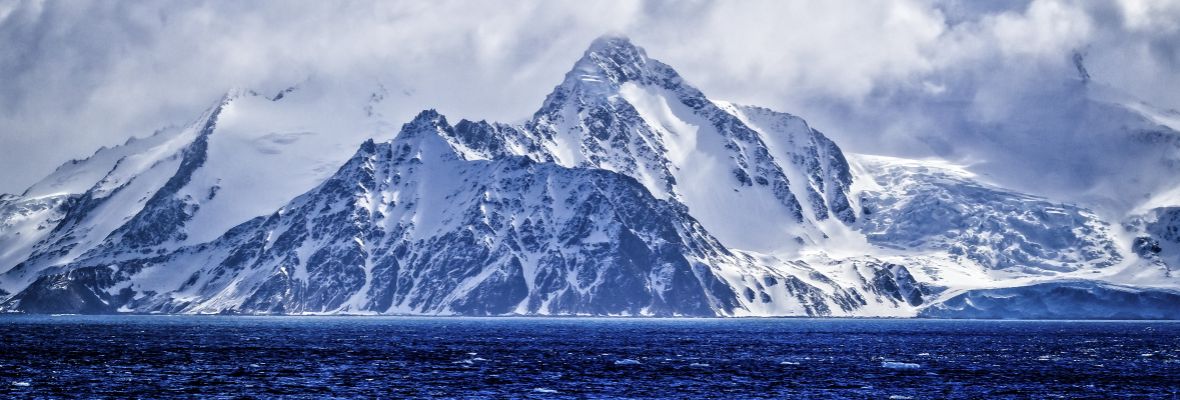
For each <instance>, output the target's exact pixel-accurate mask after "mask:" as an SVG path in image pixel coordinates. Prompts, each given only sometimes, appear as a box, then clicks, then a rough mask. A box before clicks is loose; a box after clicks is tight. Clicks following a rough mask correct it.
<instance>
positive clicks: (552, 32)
mask: <svg viewBox="0 0 1180 400" xmlns="http://www.w3.org/2000/svg"><path fill="white" fill-rule="evenodd" d="M1177 21H1180V7H1178V6H1177V2H1174V1H1161V2H1150V1H1137V0H1124V1H1117V2H1109V3H1101V4H1099V3H1094V2H1080V1H1079V2H1071V1H1047V0H1037V1H1034V2H1025V1H1003V2H973V1H962V0H954V1H943V2H928V1H921V0H912V1H891V2H884V1H880V2H875V1H868V2H866V1H847V2H843V1H837V2H794V1H716V2H714V1H687V2H684V1H677V2H664V1H649V2H635V1H604V2H575V1H537V2H519V1H511V2H509V1H486V2H458V1H442V2H374V3H369V2H343V3H342V2H319V1H283V2H231V1H210V2H118V1H112V2H85V3H77V2H59V1H44V2H37V1H30V2H15V1H0V43H5V46H3V47H2V48H0V77H3V79H0V171H3V172H2V173H0V192H19V191H20V190H21V189H23V187H24V186H27V185H28V184H30V183H31V182H33V181H34V180H36V179H37V178H39V177H40V176H43V175H44V174H45V173H47V172H48V171H50V170H51V169H52V168H53V167H54V166H56V165H57V164H59V163H61V162H63V161H65V160H67V159H69V158H73V157H81V156H85V155H86V154H89V153H90V152H92V151H93V150H94V149H96V148H97V147H99V146H101V145H112V144H116V143H121V142H122V141H124V140H125V139H126V138H128V137H130V136H144V135H147V134H149V133H150V132H152V131H154V130H155V129H157V128H159V127H161V126H166V125H170V124H182V123H185V122H187V121H189V120H190V119H192V118H194V117H195V116H196V115H198V114H199V113H200V112H201V111H202V110H203V109H204V108H205V107H206V106H208V104H209V103H210V102H211V101H213V100H215V99H216V98H218V97H219V96H220V95H221V94H222V93H223V92H224V91H226V90H227V89H229V88H231V87H249V88H257V89H259V90H262V91H276V92H277V91H278V90H280V89H282V88H285V87H287V86H290V85H291V84H293V83H298V82H301V81H304V80H307V79H308V78H309V77H311V78H314V79H317V80H320V81H326V82H333V84H334V85H337V86H340V87H358V88H371V87H372V86H374V85H375V84H378V83H379V84H381V85H383V86H385V87H386V88H388V89H389V91H390V92H391V93H394V94H396V95H398V96H399V100H398V102H397V105H398V108H397V109H396V110H392V111H390V112H391V115H387V116H388V117H389V118H391V119H402V118H406V117H408V116H410V115H412V114H413V113H414V112H416V111H417V110H418V109H421V108H427V107H436V108H439V109H440V111H442V112H444V113H447V114H450V115H454V116H456V117H468V118H488V119H495V120H503V121H515V120H520V119H523V118H525V117H527V116H528V115H529V114H530V113H531V112H532V111H534V110H535V108H536V107H537V106H539V104H540V102H541V100H542V99H543V97H544V95H545V94H546V93H548V91H549V90H550V89H551V88H552V87H553V85H555V84H557V83H558V82H559V81H560V79H561V77H562V75H563V74H564V73H565V72H566V70H567V69H568V68H569V67H570V66H571V65H572V63H573V61H574V60H576V59H577V57H578V56H579V55H580V54H581V52H582V51H583V50H584V48H585V46H586V45H587V44H588V43H589V42H590V41H591V40H592V39H593V38H594V37H596V36H599V35H601V34H603V33H622V34H627V35H629V36H631V37H632V38H633V39H634V40H635V41H636V42H638V43H639V44H640V45H643V46H645V47H646V48H647V49H648V51H649V53H650V54H651V55H652V56H653V57H657V58H661V59H663V60H664V61H666V62H668V63H669V64H671V65H673V66H675V67H677V68H678V69H679V70H680V71H681V73H682V74H683V75H684V76H685V77H686V78H687V79H689V80H690V81H692V82H694V83H695V84H697V86H699V87H701V88H702V90H704V91H705V92H706V93H709V94H710V95H711V96H712V97H715V98H720V99H726V100H732V101H737V102H742V103H754V104H761V105H767V106H771V107H774V108H778V109H781V110H784V111H788V112H793V113H796V114H800V115H802V116H804V117H807V118H808V119H810V120H812V121H813V122H814V124H815V125H817V126H818V127H820V128H821V129H824V130H825V131H827V132H829V133H830V134H831V135H832V136H834V137H836V138H837V139H838V140H840V142H841V144H842V145H844V146H845V147H847V148H849V149H852V150H854V151H870V150H872V151H873V152H885V153H890V154H907V155H943V156H953V157H959V158H964V157H970V156H983V155H982V154H983V153H978V152H974V153H973V152H972V151H970V150H971V149H965V148H963V145H962V144H961V143H962V141H960V140H958V138H960V137H964V136H966V137H969V138H970V137H975V139H978V140H974V141H968V142H971V143H975V144H976V145H978V143H983V142H984V141H985V140H992V141H993V142H994V141H995V138H992V139H986V138H982V137H980V135H982V134H981V133H980V130H979V129H978V128H979V127H981V126H987V124H988V123H990V122H994V121H1003V120H1005V119H1007V118H1008V117H1009V116H1011V115H1013V114H1019V113H1021V112H1024V111H1025V109H1026V108H1027V106H1028V105H1029V104H1036V101H1045V99H1058V98H1059V97H1060V96H1062V95H1063V94H1062V92H1061V91H1060V89H1059V88H1060V87H1061V85H1056V84H1055V85H1047V84H1045V82H1050V81H1052V82H1064V81H1067V80H1068V79H1070V78H1072V76H1073V75H1072V74H1073V72H1072V71H1071V68H1072V64H1071V61H1070V58H1069V57H1070V55H1071V54H1072V53H1073V52H1074V51H1081V52H1084V54H1085V55H1086V62H1087V67H1088V68H1089V70H1090V72H1091V73H1092V75H1093V76H1094V79H1095V81H1098V82H1101V83H1103V84H1106V85H1109V86H1112V87H1116V88H1120V89H1123V90H1126V91H1127V92H1129V93H1131V94H1133V95H1135V96H1137V97H1139V98H1143V99H1145V100H1148V101H1151V102H1154V103H1156V104H1159V105H1161V106H1164V107H1170V108H1180V97H1178V95H1177V94H1176V93H1174V90H1168V88H1174V87H1180V74H1177V73H1176V72H1177V71H1178V68H1177V66H1178V65H1180V60H1178V57H1180V56H1178V54H1180V51H1178V49H1177V47H1178V46H1180V33H1178V29H1180V28H1177ZM1037 99H1040V100H1037ZM1014 100H1019V101H1014ZM960 130H963V131H967V132H966V133H964V132H958V131H960ZM1014 135H1017V136H1019V135H1025V133H1016V134H1014Z"/></svg>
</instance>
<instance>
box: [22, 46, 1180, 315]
mask: <svg viewBox="0 0 1180 400" xmlns="http://www.w3.org/2000/svg"><path fill="white" fill-rule="evenodd" d="M314 92H315V90H314V89H304V88H301V87H296V88H293V89H291V90H284V91H282V92H280V95H275V96H269V97H268V96H262V95H258V94H256V93H253V92H249V91H234V92H232V93H231V94H229V95H227V96H226V97H225V98H223V99H222V100H221V101H220V102H218V103H217V104H216V105H215V106H214V107H212V108H211V109H210V110H209V111H208V112H206V113H205V115H203V116H201V117H200V118H199V119H197V120H196V121H195V122H194V123H192V124H189V125H187V126H185V127H182V128H173V129H166V130H162V131H160V132H158V133H156V134H155V135H152V136H150V137H147V138H143V139H136V140H132V141H129V142H128V143H127V144H124V145H122V146H118V147H115V148H111V149H103V150H100V151H99V152H98V153H96V154H95V155H94V156H92V157H90V158H88V159H86V160H81V161H77V162H73V163H69V164H67V165H64V166H62V167H61V168H59V169H58V170H57V171H55V172H54V173H53V174H52V175H50V176H49V177H47V178H46V179H45V180H43V181H42V182H40V183H38V184H36V185H34V186H33V187H31V188H30V189H29V190H28V191H26V192H25V193H23V194H21V195H19V196H14V195H5V196H3V197H0V272H2V274H0V304H2V305H0V309H3V310H7V311H24V312H52V313H68V312H94V313H106V312H165V313H392V314H466V315H501V314H540V315H563V314H586V315H706V316H713V315H717V316H756V315H835V316H857V315H860V316H877V315H888V316H914V315H927V316H938V317H956V316H964V317H977V316H987V317H1005V316H1013V317H1036V316H1046V317H1060V316H1063V315H1064V314H1061V313H1060V312H1058V311H1057V310H1061V309H1067V308H1068V309H1074V310H1083V312H1081V314H1076V313H1075V314H1068V316H1070V317H1079V316H1080V317H1085V316H1086V315H1087V314H1085V312H1084V310H1091V309H1092V310H1094V312H1093V314H1091V315H1092V316H1094V317H1112V316H1117V317H1135V316H1144V317H1159V316H1173V315H1180V313H1178V312H1177V309H1180V304H1175V303H1174V302H1168V301H1166V300H1167V299H1170V298H1173V297H1175V296H1180V294H1178V293H1180V292H1177V291H1176V288H1178V287H1180V282H1178V281H1176V280H1175V279H1174V278H1173V276H1172V273H1171V271H1170V269H1171V268H1172V266H1174V265H1175V262H1176V261H1177V260H1176V256H1175V254H1174V253H1175V252H1177V251H1180V239H1177V237H1180V235H1177V234H1176V229H1180V228H1178V227H1177V226H1178V225H1180V224H1178V223H1177V222H1176V221H1177V220H1180V218H1177V217H1176V215H1177V214H1178V213H1174V212H1168V209H1166V208H1159V209H1157V210H1155V211H1153V212H1151V213H1144V214H1142V215H1140V216H1139V217H1137V218H1132V219H1128V220H1127V221H1107V220H1104V219H1103V217H1102V216H1100V215H1099V214H1098V213H1096V212H1094V211H1091V210H1088V209H1086V208H1085V207H1083V206H1080V205H1077V204H1070V203H1067V202H1060V201H1053V200H1050V199H1046V198H1040V197H1036V196H1030V195H1026V194H1021V193H1018V192H1015V191H1012V190H1007V189H1004V188H1002V187H999V186H997V185H995V184H993V183H990V182H987V181H986V180H982V179H980V178H979V177H978V176H976V175H974V174H972V173H971V172H969V171H968V170H967V169H964V168H962V167H959V166H955V165H951V164H948V163H946V162H941V161H931V160H906V159H895V158H888V157H875V156H864V155H846V154H844V153H843V152H842V151H841V149H840V147H839V146H838V145H837V144H836V143H834V142H833V141H832V140H830V139H828V138H827V137H826V136H824V135H823V134H822V133H820V132H819V131H817V130H815V129H813V128H812V127H811V126H809V125H808V124H807V123H806V122H805V121H804V120H803V119H801V118H799V117H796V116H793V115H790V114H786V113H781V112H776V111H772V110H768V109H765V108H759V107H752V106H742V105H736V104H731V103H727V102H722V101H716V100H712V99H709V98H708V97H706V96H705V94H703V93H702V92H701V91H700V90H698V89H696V88H694V87H692V86H691V85H689V84H688V83H687V82H686V81H685V80H684V79H683V78H682V77H681V76H680V75H679V74H677V73H676V72H675V71H674V70H673V69H672V68H671V67H669V66H668V65H666V64H663V63H661V62H659V61H656V60H654V59H651V58H649V57H648V56H647V54H646V53H645V51H644V50H643V49H641V48H639V47H637V46H634V45H633V44H631V43H630V42H629V41H628V40H627V39H625V38H618V37H605V38H602V39H599V40H597V41H595V42H594V43H593V44H592V45H591V47H590V48H589V49H588V50H587V51H586V53H585V54H584V56H583V57H582V58H581V59H580V60H578V61H577V62H576V63H575V65H574V68H573V70H572V71H571V72H570V73H568V74H567V75H566V77H565V79H564V81H563V82H562V83H561V84H560V85H558V86H557V87H556V88H555V89H554V91H553V92H552V93H551V94H550V95H549V96H548V97H547V98H546V99H545V101H544V103H543V104H542V107H541V109H540V110H539V111H538V112H537V113H536V114H534V116H533V117H532V119H530V120H528V121H526V122H524V123H522V124H519V125H510V124H501V123H489V122H484V121H480V122H473V121H467V120H462V121H459V122H457V123H455V124H454V125H452V124H450V123H449V122H448V121H447V120H446V118H444V117H443V116H441V115H439V114H438V113H437V112H434V111H424V112H422V113H420V114H419V115H418V116H417V117H416V118H414V120H413V121H411V122H410V123H407V124H405V125H404V126H402V127H401V129H400V131H398V132H397V133H396V134H393V132H389V131H388V129H389V128H390V126H389V125H388V124H387V123H384V122H382V121H380V118H375V117H374V113H373V109H372V107H371V105H370V104H359V103H349V102H336V101H323V100H318V101H317V100H316V99H317V97H316V96H315V94H316V93H314ZM377 97H379V96H358V98H366V99H367V98H377ZM309 114H315V115H317V116H319V117H317V118H309V117H307V116H308V115H309ZM325 115H327V116H328V117H324V116H325ZM374 132H376V135H378V136H385V137H390V136H392V139H388V140H380V141H374V140H368V141H365V142H364V143H363V144H361V145H360V147H359V149H357V148H356V147H354V146H355V143H360V142H361V141H362V140H365V139H367V138H368V137H369V136H371V135H373V134H374ZM383 132H388V133H383ZM350 155H351V156H350ZM1070 291H1073V292H1070ZM1075 292H1077V293H1082V292H1084V293H1088V294H1089V295H1071V294H1070V293H1075ZM1011 296H1023V297H1022V299H1020V300H1019V301H1008V300H1005V299H1008V298H1009V297H1011ZM1127 298H1137V299H1142V301H1140V302H1139V303H1138V304H1141V306H1140V307H1139V308H1140V309H1142V313H1140V314H1135V313H1134V310H1135V309H1136V308H1134V307H1124V306H1121V305H1112V304H1110V303H1111V302H1124V301H1127V300H1126V299H1127ZM1161 299H1162V300H1161ZM1048 303H1052V304H1053V306H1052V307H1045V306H1044V305H1045V304H1048ZM1034 304H1040V305H1042V307H1040V308H1038V307H1034V306H1033V305H1034ZM1071 304H1072V307H1071ZM997 310H1000V311H997ZM1112 310H1113V311H1112ZM1001 311H1002V312H1001Z"/></svg>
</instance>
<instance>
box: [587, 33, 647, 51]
mask: <svg viewBox="0 0 1180 400" xmlns="http://www.w3.org/2000/svg"><path fill="white" fill-rule="evenodd" d="M609 50H641V49H639V48H638V47H636V46H635V44H633V43H631V39H630V38H628V37H626V36H623V35H610V34H608V35H602V36H599V37H598V38H597V39H594V41H593V42H590V48H589V49H587V52H592V51H609Z"/></svg>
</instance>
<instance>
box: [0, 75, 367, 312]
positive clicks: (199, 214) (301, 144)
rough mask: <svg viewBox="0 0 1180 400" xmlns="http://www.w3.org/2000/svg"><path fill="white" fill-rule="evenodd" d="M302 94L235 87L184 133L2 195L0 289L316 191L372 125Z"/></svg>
mask: <svg viewBox="0 0 1180 400" xmlns="http://www.w3.org/2000/svg"><path fill="white" fill-rule="evenodd" d="M305 86H308V87H307V88H306V89H304V88H291V89H289V90H285V91H283V92H281V93H283V94H284V95H283V96H281V97H279V96H275V97H266V96H263V95H260V94H258V93H255V92H252V91H244V90H234V91H232V92H231V93H229V94H227V95H226V96H225V97H224V98H222V99H221V100H220V101H218V102H217V103H216V104H214V105H213V106H212V107H211V108H210V109H209V110H208V111H206V112H205V113H204V114H203V115H202V116H201V117H200V118H198V119H197V120H195V121H194V122H192V123H190V124H188V125H187V126H184V127H182V128H169V129H164V130H161V131H159V132H156V133H155V134H153V135H151V136H149V137H146V138H142V139H132V140H130V141H128V142H127V143H125V144H123V145H120V146H116V147H114V148H104V149H101V150H99V151H98V152H97V153H95V155H93V156H91V157H89V158H87V159H84V160H76V161H71V162H69V163H66V164H65V165H62V166H61V167H59V168H58V169H57V170H56V171H55V172H54V173H53V174H51V175H50V176H48V177H47V178H45V179H44V180H42V181H41V182H38V183H37V184H34V185H33V186H32V187H30V188H29V189H28V190H26V191H25V192H24V193H23V194H22V195H20V196H13V197H10V198H7V199H5V200H4V201H3V202H2V203H0V217H2V218H3V219H0V221H3V224H2V225H0V233H2V234H3V235H0V245H2V246H3V247H0V287H7V288H19V287H20V286H23V285H27V284H28V283H29V282H31V281H32V280H33V279H35V278H36V277H37V276H38V274H40V273H41V272H42V271H46V270H52V269H54V268H57V267H59V266H62V265H66V264H68V263H70V262H73V261H75V260H78V259H95V258H102V259H106V260H110V261H115V260H120V259H125V258H127V257H135V256H142V255H143V254H158V253H163V252H168V251H171V250H173V249H176V248H179V247H181V246H184V245H188V244H193V243H201V242H205V241H209V240H212V239H214V238H216V237H217V236H219V235H221V234H222V233H224V232H225V231H226V230H227V229H229V228H230V227H233V226H234V225H236V224H239V223H241V222H242V221H244V220H247V219H249V218H252V217H254V216H257V215H260V214H264V213H267V212H270V211H271V210H273V209H275V208H276V207H278V206H280V205H282V204H284V203H285V202H286V201H288V200H289V199H291V198H292V197H294V196H296V195H298V194H299V193H301V192H303V191H306V190H307V189H309V188H311V187H313V186H315V185H316V184H318V183H319V182H320V181H322V180H323V179H324V178H326V177H327V176H328V175H330V174H331V173H332V171H333V170H335V168H336V167H337V166H338V165H339V164H340V163H341V162H343V161H344V160H346V159H347V158H348V156H349V154H350V153H351V151H352V148H351V147H352V146H353V143H355V141H358V140H360V139H362V138H365V137H367V136H368V135H370V134H371V133H373V132H374V130H375V129H376V128H377V126H378V125H377V122H376V121H374V120H373V119H372V118H368V116H367V115H366V114H365V110H364V109H363V108H362V107H360V106H359V105H355V104H349V105H348V106H344V105H339V103H337V102H329V101H323V100H322V99H323V96H320V93H315V92H316V91H317V90H319V88H317V87H316V86H315V85H313V84H305ZM360 100H365V99H364V98H361V99H360ZM320 112H327V113H330V114H329V115H332V116H333V117H332V118H323V117H319V114H318V113H320ZM10 291H11V290H10Z"/></svg>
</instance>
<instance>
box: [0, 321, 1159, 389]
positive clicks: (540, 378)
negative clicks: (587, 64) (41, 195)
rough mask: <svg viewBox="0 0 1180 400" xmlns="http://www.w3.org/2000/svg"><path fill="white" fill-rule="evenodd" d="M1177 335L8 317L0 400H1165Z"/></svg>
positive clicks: (1133, 325)
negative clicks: (70, 399)
mask: <svg viewBox="0 0 1180 400" xmlns="http://www.w3.org/2000/svg"><path fill="white" fill-rule="evenodd" d="M1178 391H1180V323H1167V322H1027V321H929V320H831V319H735V320H718V319H580V318H560V319H540V318H396V317H391V318H384V317H240V316H235V317H192V316H183V317H181V316H107V317H85V316H62V317H50V316H5V317H0V397H5V398H9V397H14V398H22V397H55V396H81V397H96V396H97V397H108V396H109V397H117V398H127V397H148V398H159V397H185V398H192V397H225V398H234V397H255V398H270V397H290V398H325V397H346V398H352V397H379V398H404V397H448V398H453V397H459V398H562V397H575V398H586V397H629V398H686V397H711V398H760V397H776V398H781V397H802V398H890V397H891V396H892V397H893V398H906V397H911V398H915V399H919V398H957V397H958V398H978V397H989V398H990V397H1000V398H1004V397H1013V398H1046V397H1064V398H1110V397H1120V396H1130V397H1143V398H1175V397H1176V393H1177V392H1178Z"/></svg>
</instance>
